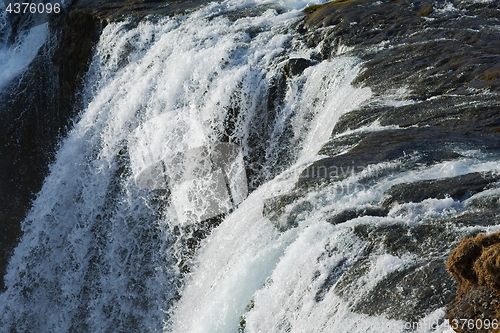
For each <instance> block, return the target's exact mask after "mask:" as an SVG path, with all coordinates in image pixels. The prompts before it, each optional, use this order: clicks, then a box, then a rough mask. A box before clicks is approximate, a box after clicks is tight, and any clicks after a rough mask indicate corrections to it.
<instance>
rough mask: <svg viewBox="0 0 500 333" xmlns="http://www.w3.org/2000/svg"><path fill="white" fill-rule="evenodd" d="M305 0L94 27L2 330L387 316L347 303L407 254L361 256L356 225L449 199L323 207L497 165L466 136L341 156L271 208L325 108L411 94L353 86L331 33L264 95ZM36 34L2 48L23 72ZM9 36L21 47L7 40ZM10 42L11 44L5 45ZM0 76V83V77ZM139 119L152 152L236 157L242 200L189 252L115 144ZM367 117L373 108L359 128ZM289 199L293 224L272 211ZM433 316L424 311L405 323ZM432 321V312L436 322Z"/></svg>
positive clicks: (4, 307) (349, 328) (163, 194)
mask: <svg viewBox="0 0 500 333" xmlns="http://www.w3.org/2000/svg"><path fill="white" fill-rule="evenodd" d="M305 5H306V3H305V2H301V1H296V2H294V3H290V2H286V3H285V2H283V3H279V4H276V3H272V4H271V3H268V2H258V1H257V2H255V1H243V2H242V1H224V2H222V3H211V4H208V5H206V6H204V7H202V8H200V9H198V10H197V11H194V12H192V13H190V14H188V15H179V16H176V17H173V18H152V19H148V20H143V21H141V22H140V23H133V22H132V21H125V22H121V23H112V24H109V25H108V26H106V28H105V29H104V31H103V33H102V36H101V38H100V41H99V43H98V45H97V47H96V49H95V55H94V57H93V59H92V63H91V66H90V70H89V72H88V73H87V75H86V78H85V90H84V94H83V96H84V100H85V101H84V104H85V108H84V111H83V112H82V113H81V114H80V115H79V117H78V119H76V120H75V125H74V128H73V129H72V130H71V131H70V132H69V134H68V135H67V137H66V138H65V139H64V140H63V141H62V142H61V143H60V147H59V149H58V151H57V155H56V158H55V162H54V163H53V164H52V165H51V167H50V174H49V175H48V176H47V178H46V179H45V182H44V185H43V188H42V190H41V191H40V193H39V194H38V195H37V198H36V200H35V201H34V204H33V208H32V210H31V211H30V212H29V214H28V216H27V218H26V220H25V221H24V222H23V224H22V228H23V232H24V236H23V237H22V239H21V241H20V243H19V245H18V247H17V248H16V250H15V253H14V255H13V257H12V258H11V260H10V266H9V269H8V273H7V275H6V286H7V290H6V291H5V292H4V293H2V294H0V323H1V327H2V329H1V330H2V331H5V332H7V331H9V329H11V328H12V330H13V331H15V332H183V333H185V332H193V333H194V332H196V333H201V332H336V333H340V332H350V333H356V332H359V333H361V332H402V331H404V322H403V321H402V320H397V319H389V318H388V316H385V315H382V314H381V315H367V314H362V313H356V312H354V311H353V304H354V305H356V304H357V305H359V304H360V303H362V302H364V299H367V298H369V297H370V296H369V295H370V292H372V291H373V290H374V288H377V283H379V282H380V281H382V280H383V279H384V278H386V277H387V276H389V275H391V274H392V273H394V272H398V271H401V270H402V269H405V268H409V267H412V265H414V264H415V263H416V262H417V263H418V262H419V261H422V260H424V259H425V258H424V255H422V257H419V256H418V255H417V254H414V253H410V252H407V253H399V254H396V253H392V254H389V253H385V252H383V251H380V252H378V253H377V251H374V252H372V253H373V254H372V255H370V256H369V257H366V256H365V253H366V251H367V249H368V248H369V247H370V246H373V244H372V245H371V244H370V241H367V240H366V239H363V237H362V236H360V235H361V234H362V233H361V232H360V228H361V227H366V226H370V225H377V226H380V225H384V226H400V227H402V228H412V227H414V226H419V225H421V224H424V223H425V222H426V221H429V220H431V219H433V220H438V219H439V218H442V217H446V216H450V215H453V214H459V213H460V212H461V211H464V210H466V209H467V206H466V204H462V203H458V202H457V201H454V200H453V199H451V198H445V199H428V200H424V201H423V202H421V203H415V204H412V203H408V204H399V205H396V207H394V208H392V209H391V210H390V211H389V212H388V214H387V215H386V216H362V217H358V218H354V219H351V220H349V221H347V222H345V223H340V224H332V223H329V222H328V216H329V214H332V212H339V211H342V210H344V209H347V208H353V207H354V208H355V207H369V206H370V205H372V203H373V202H375V201H380V200H382V199H383V193H384V191H386V190H387V189H389V188H390V187H391V186H393V185H395V184H401V183H406V182H414V181H419V180H427V179H437V178H442V177H453V176H459V175H463V174H467V173H469V172H479V171H493V172H498V171H500V170H499V166H498V163H496V162H495V161H491V159H490V158H488V156H485V155H482V154H481V153H480V152H477V151H470V152H462V153H463V155H466V157H464V158H460V159H455V160H451V161H444V162H441V163H437V164H435V165H432V166H426V165H422V166H420V167H419V168H417V169H416V170H410V171H408V170H406V169H402V171H401V172H397V171H396V172H392V173H384V172H383V171H384V170H388V169H390V170H397V169H398V166H399V165H398V162H397V161H396V162H394V161H393V162H381V163H379V164H376V165H373V166H372V167H370V168H367V169H365V170H363V171H362V172H360V173H356V174H354V173H349V170H343V171H345V175H346V177H345V178H344V179H343V180H339V181H337V182H332V183H331V184H329V185H328V186H327V187H322V188H318V189H315V188H310V189H307V190H304V193H305V194H304V195H303V196H302V197H301V198H299V199H298V200H296V201H295V202H294V203H293V204H291V205H287V206H286V207H285V208H284V213H283V214H282V216H281V217H279V218H277V221H276V220H275V221H272V219H270V218H269V217H268V216H266V215H265V214H264V213H263V211H264V207H265V203H266V202H267V200H271V199H272V198H275V197H279V196H282V195H287V194H289V193H291V192H293V191H294V189H295V184H296V183H297V181H299V178H300V177H301V175H302V176H303V174H301V173H302V171H303V170H304V169H305V168H306V167H307V166H308V165H309V164H310V163H312V162H314V161H316V160H318V159H319V158H320V156H319V155H318V152H319V150H320V149H321V147H322V146H323V145H324V144H326V143H327V142H328V140H329V139H330V136H331V132H332V129H333V127H334V125H335V123H336V122H337V120H338V119H339V117H340V116H341V115H342V114H344V113H346V112H349V111H352V110H355V109H357V108H359V107H361V106H363V105H366V104H368V103H379V104H387V105H389V104H391V103H392V104H391V105H396V104H397V105H406V104H408V103H413V102H414V101H407V100H405V97H404V93H403V92H404V89H402V90H401V91H402V93H401V94H399V95H397V94H396V95H394V92H391V93H390V94H389V93H388V94H387V96H374V95H373V94H372V92H371V90H370V88H369V87H357V86H356V87H355V86H353V85H352V82H353V80H354V79H355V77H356V76H357V74H358V73H359V71H360V69H361V66H362V62H361V60H360V59H357V58H356V57H354V56H352V55H350V53H349V50H348V49H343V48H339V50H338V52H337V53H338V54H337V56H334V57H332V59H330V60H324V61H317V62H316V63H315V64H314V65H313V66H310V67H308V68H306V69H305V70H304V71H303V72H302V73H300V74H298V75H295V76H291V77H288V78H287V81H286V88H285V90H284V92H283V94H282V98H281V100H279V101H278V102H276V103H274V104H272V103H271V104H272V105H271V104H270V103H269V95H270V94H271V92H270V89H271V86H272V85H273V82H274V81H273V80H276V78H277V77H279V75H280V73H281V71H282V68H283V65H284V64H285V63H286V61H287V60H288V59H291V58H305V59H312V58H314V54H315V52H317V50H315V49H311V48H308V47H306V46H305V44H304V43H303V42H302V41H301V39H300V38H298V37H297V36H294V28H293V24H294V23H296V22H297V20H298V19H299V18H300V16H301V12H300V10H299V9H301V8H303V7H304V6H305ZM0 24H2V23H1V22H0ZM35 30H36V31H35ZM46 34H47V28H46V26H45V25H40V26H38V27H35V28H33V30H32V31H30V32H29V33H28V35H27V36H26V37H25V43H24V44H23V42H20V43H19V45H17V46H6V47H4V48H3V49H1V50H0V53H2V54H5V55H6V57H7V58H8V59H15V60H9V61H16V66H11V65H9V68H11V69H12V70H13V71H20V70H22V68H23V67H24V66H25V65H26V64H27V63H29V61H30V60H29V57H32V56H34V55H33V54H32V53H33V52H35V51H36V50H35V49H37V45H38V44H36V43H32V42H29V40H30V38H32V37H33V38H35V39H36V40H37V41H38V42H40V43H43V38H41V36H42V37H43V36H46ZM30 36H31V37H30ZM25 44H26V45H29V48H30V49H32V50H33V52H31V51H30V52H24V51H22V50H23V47H24V45H25ZM40 45H41V44H40ZM26 47H27V46H26ZM38 47H39V46H38ZM21 51H22V54H26V56H23V57H16V56H15V54H16V52H21ZM4 64H5V63H3V64H0V67H1V66H4ZM17 64H18V65H19V66H17ZM0 73H4V74H2V76H1V77H0V88H1V86H2V82H7V81H8V80H9V78H10V76H9V75H11V74H9V72H6V71H1V70H0ZM16 73H17V72H16ZM6 75H7V76H6ZM12 75H14V73H13V74H12ZM402 88H404V87H402ZM398 103H399V104H398ZM155 119H160V120H161V123H158V124H157V125H158V126H157V127H155V128H157V130H159V131H163V132H161V133H160V135H159V137H160V138H161V140H157V141H154V140H153V141H151V142H150V145H149V148H148V149H151V151H152V152H153V154H155V152H159V151H162V152H165V151H166V152H165V154H164V155H162V156H169V155H168V152H169V151H174V150H175V151H183V150H187V149H190V148H193V147H195V146H196V144H197V142H204V143H216V142H230V143H232V144H234V145H236V146H238V147H239V148H240V149H241V153H242V156H243V159H244V161H245V166H246V168H247V179H248V184H249V189H250V191H249V195H248V197H247V198H246V199H244V200H243V202H241V204H239V206H238V207H237V208H235V209H232V210H231V213H229V214H228V215H227V216H225V217H224V218H221V220H220V221H219V222H220V225H219V226H218V227H217V228H215V229H213V230H212V232H211V233H208V232H207V234H208V235H207V237H206V238H205V239H203V240H202V241H201V243H200V244H199V245H196V246H194V247H192V248H191V249H190V251H186V246H187V245H186V244H188V243H189V239H191V238H192V237H195V235H194V233H195V231H193V229H192V228H186V227H185V226H183V225H182V221H180V220H179V216H178V212H176V211H175V210H174V209H173V204H172V198H171V197H170V193H169V191H168V190H154V189H153V190H151V189H142V188H140V187H138V186H137V184H136V181H135V174H134V170H135V168H136V166H135V165H134V161H137V160H140V159H141V157H140V156H135V155H134V154H137V153H138V152H137V151H134V150H133V149H130V147H129V144H130V142H131V136H132V135H135V136H139V137H140V136H141V132H140V131H139V132H138V131H137V129H138V128H141V125H143V124H146V123H147V122H148V121H149V122H151V121H152V122H155V121H156V120H155ZM381 129H382V127H381V126H380V125H378V124H377V123H373V124H372V125H370V126H366V127H363V128H361V129H359V131H360V132H369V131H378V130H381ZM396 130H397V128H396ZM401 130H403V129H401ZM143 134H144V135H148V134H150V133H143ZM341 135H342V134H341ZM407 158H409V159H411V158H412V157H411V156H408V157H407ZM256 161H257V162H256ZM164 162H165V163H166V164H167V166H168V163H169V160H168V159H167V160H164ZM172 163H173V162H172ZM367 179H368V180H370V181H365V180H367ZM491 191H495V189H492V190H491ZM496 191H497V190H496ZM290 214H294V215H293V216H294V225H293V226H287V221H286V216H289V215H290ZM219 222H217V223H219ZM280 224H281V225H283V226H284V227H282V228H280V227H277V225H280ZM459 228H460V227H457V230H458V229H459ZM463 228H468V227H463ZM408 233H410V231H408ZM425 255H427V256H432V255H433V254H432V253H430V254H429V253H427V254H425ZM360 260H361V261H364V270H363V271H360V272H358V273H357V275H356V276H357V279H356V281H355V282H352V281H351V282H352V283H351V284H350V285H344V286H342V281H340V280H339V278H340V276H341V275H342V274H343V273H344V272H346V271H347V270H348V269H349V268H350V267H352V266H353V265H354V264H355V263H357V262H359V261H360ZM183 265H184V266H183ZM186 266H187V267H188V268H187V270H186V269H185V270H183V269H181V268H182V267H186ZM336 290H337V291H336ZM408 302H411V300H410V301H408ZM404 304H405V303H404V302H403V304H402V305H401V306H404ZM408 306H410V304H408ZM443 315H444V310H443V308H439V309H437V310H435V311H433V312H431V313H430V314H428V316H427V317H425V318H424V319H422V320H423V321H425V320H427V321H433V320H436V321H437V320H438V319H442V318H443ZM389 317H390V316H389ZM440 323H442V320H441V321H440ZM421 331H422V332H427V330H424V329H422V330H421ZM445 331H446V327H445V325H444V324H443V323H442V324H441V326H440V327H439V328H437V330H436V331H435V332H445Z"/></svg>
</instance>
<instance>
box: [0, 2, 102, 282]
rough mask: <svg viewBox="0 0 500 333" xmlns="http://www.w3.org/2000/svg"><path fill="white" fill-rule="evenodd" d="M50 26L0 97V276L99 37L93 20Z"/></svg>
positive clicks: (64, 19)
mask: <svg viewBox="0 0 500 333" xmlns="http://www.w3.org/2000/svg"><path fill="white" fill-rule="evenodd" d="M50 28H51V31H52V33H51V36H50V37H49V40H48V42H47V43H46V44H45V45H44V46H42V48H41V49H40V51H39V53H38V55H37V57H36V58H35V59H34V61H33V62H32V63H31V64H30V66H29V68H28V69H27V70H26V71H25V73H24V74H23V75H22V77H21V78H20V80H19V81H18V82H16V81H15V80H14V82H12V83H11V85H10V86H8V87H7V88H6V89H5V90H4V93H3V95H1V96H0V100H2V101H3V103H2V104H3V107H2V110H0V121H1V123H2V124H3V125H2V135H1V138H2V139H1V142H0V156H1V157H0V159H1V161H2V162H1V164H0V168H1V170H2V172H1V173H0V174H1V176H0V203H1V207H0V226H1V228H2V229H3V230H4V231H5V232H2V238H1V239H0V247H1V256H0V272H2V273H3V271H4V269H5V265H6V261H7V258H8V255H9V253H10V251H11V249H12V248H13V246H14V245H15V243H16V240H17V238H18V237H19V236H20V234H21V231H20V228H19V224H20V221H21V220H22V219H23V218H24V216H25V214H26V212H27V210H28V209H29V206H30V202H31V200H33V199H34V195H35V193H37V192H38V191H39V190H40V188H41V186H42V183H43V179H44V177H45V175H46V174H47V172H48V164H49V163H50V161H51V160H52V159H53V153H54V149H55V146H56V144H57V142H58V141H59V140H60V138H61V137H63V136H64V135H65V134H66V130H67V127H68V126H69V124H70V120H71V119H72V118H73V117H74V116H75V115H76V114H77V113H78V110H79V104H78V103H77V101H78V98H77V95H76V94H77V92H78V90H79V89H80V88H81V81H82V78H83V74H84V73H85V72H86V70H87V62H88V59H89V57H90V55H91V51H92V47H93V45H94V43H95V42H96V40H97V38H98V36H99V22H98V21H96V20H94V19H93V18H92V17H91V16H89V15H83V14H82V15H75V14H74V13H73V12H69V13H67V14H66V13H62V14H61V15H60V16H57V17H55V18H54V20H53V21H51V22H50ZM2 276H3V274H2ZM0 282H1V281H0ZM1 284H3V283H0V285H1Z"/></svg>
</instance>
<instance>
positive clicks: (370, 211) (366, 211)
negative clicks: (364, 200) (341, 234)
mask: <svg viewBox="0 0 500 333" xmlns="http://www.w3.org/2000/svg"><path fill="white" fill-rule="evenodd" d="M387 213H388V211H387V210H386V209H384V208H380V207H365V208H363V207H358V208H355V209H348V210H344V211H342V212H340V213H337V214H335V215H333V216H330V217H329V218H327V220H326V221H327V222H328V223H331V224H339V223H344V222H347V221H349V220H352V219H355V218H357V217H362V216H387Z"/></svg>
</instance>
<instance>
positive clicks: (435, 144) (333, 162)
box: [298, 127, 471, 188]
mask: <svg viewBox="0 0 500 333" xmlns="http://www.w3.org/2000/svg"><path fill="white" fill-rule="evenodd" d="M355 136H356V138H361V139H360V140H359V141H358V142H357V144H356V145H355V146H354V147H352V148H351V149H349V151H348V152H347V153H345V154H341V155H334V156H332V157H328V158H324V159H321V160H319V161H316V162H315V163H313V164H312V165H310V166H309V167H308V168H307V169H306V170H304V171H303V172H302V174H301V175H300V179H299V181H298V187H302V188H307V187H310V186H312V185H313V184H319V183H325V182H326V183H329V182H333V181H338V180H342V179H345V178H347V177H349V176H352V175H355V174H358V173H360V172H362V171H370V166H372V165H375V164H377V163H381V162H388V161H398V163H399V166H398V167H397V168H398V171H402V170H404V169H411V168H415V167H416V166H418V165H419V164H420V165H422V164H423V165H430V164H433V163H437V162H441V161H446V160H451V159H454V158H457V157H459V156H460V155H459V154H458V153H456V152H454V151H452V150H453V149H454V148H455V147H456V146H462V147H467V146H469V145H470V142H471V138H470V137H466V136H460V135H455V134H453V133H450V132H448V131H443V130H439V129H437V128H432V127H425V128H408V129H405V130H386V131H376V132H366V133H364V134H355ZM344 140H345V139H344ZM453 144H455V147H453ZM335 145H336V139H333V140H332V141H331V142H330V143H329V144H327V145H325V146H324V147H323V149H322V151H321V152H322V153H323V154H329V153H330V151H329V150H328V149H329V147H332V146H335ZM333 153H334V154H335V153H336V151H335V150H334V151H333ZM384 172H390V170H389V169H386V170H380V171H378V170H377V169H372V172H368V174H369V175H368V176H369V177H372V178H379V177H382V176H384V175H385V174H384Z"/></svg>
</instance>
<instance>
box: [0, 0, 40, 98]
mask: <svg viewBox="0 0 500 333" xmlns="http://www.w3.org/2000/svg"><path fill="white" fill-rule="evenodd" d="M10 29H11V27H10V24H9V22H8V20H7V12H6V11H5V4H4V2H3V1H2V2H0V31H1V33H0V90H2V89H3V88H4V87H5V85H7V84H8V83H9V82H11V80H12V79H14V78H15V77H16V76H18V75H19V74H21V73H22V72H23V70H24V69H25V68H26V67H27V66H28V65H29V64H30V63H31V61H32V60H33V59H34V58H35V56H36V54H37V52H38V50H39V49H40V47H41V46H42V45H43V44H44V43H45V41H46V39H47V35H48V26H47V23H44V24H41V25H38V26H35V27H32V28H31V29H28V30H27V31H21V33H20V34H19V35H18V36H16V40H15V41H14V43H10V42H9V41H8V37H9V35H10Z"/></svg>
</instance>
